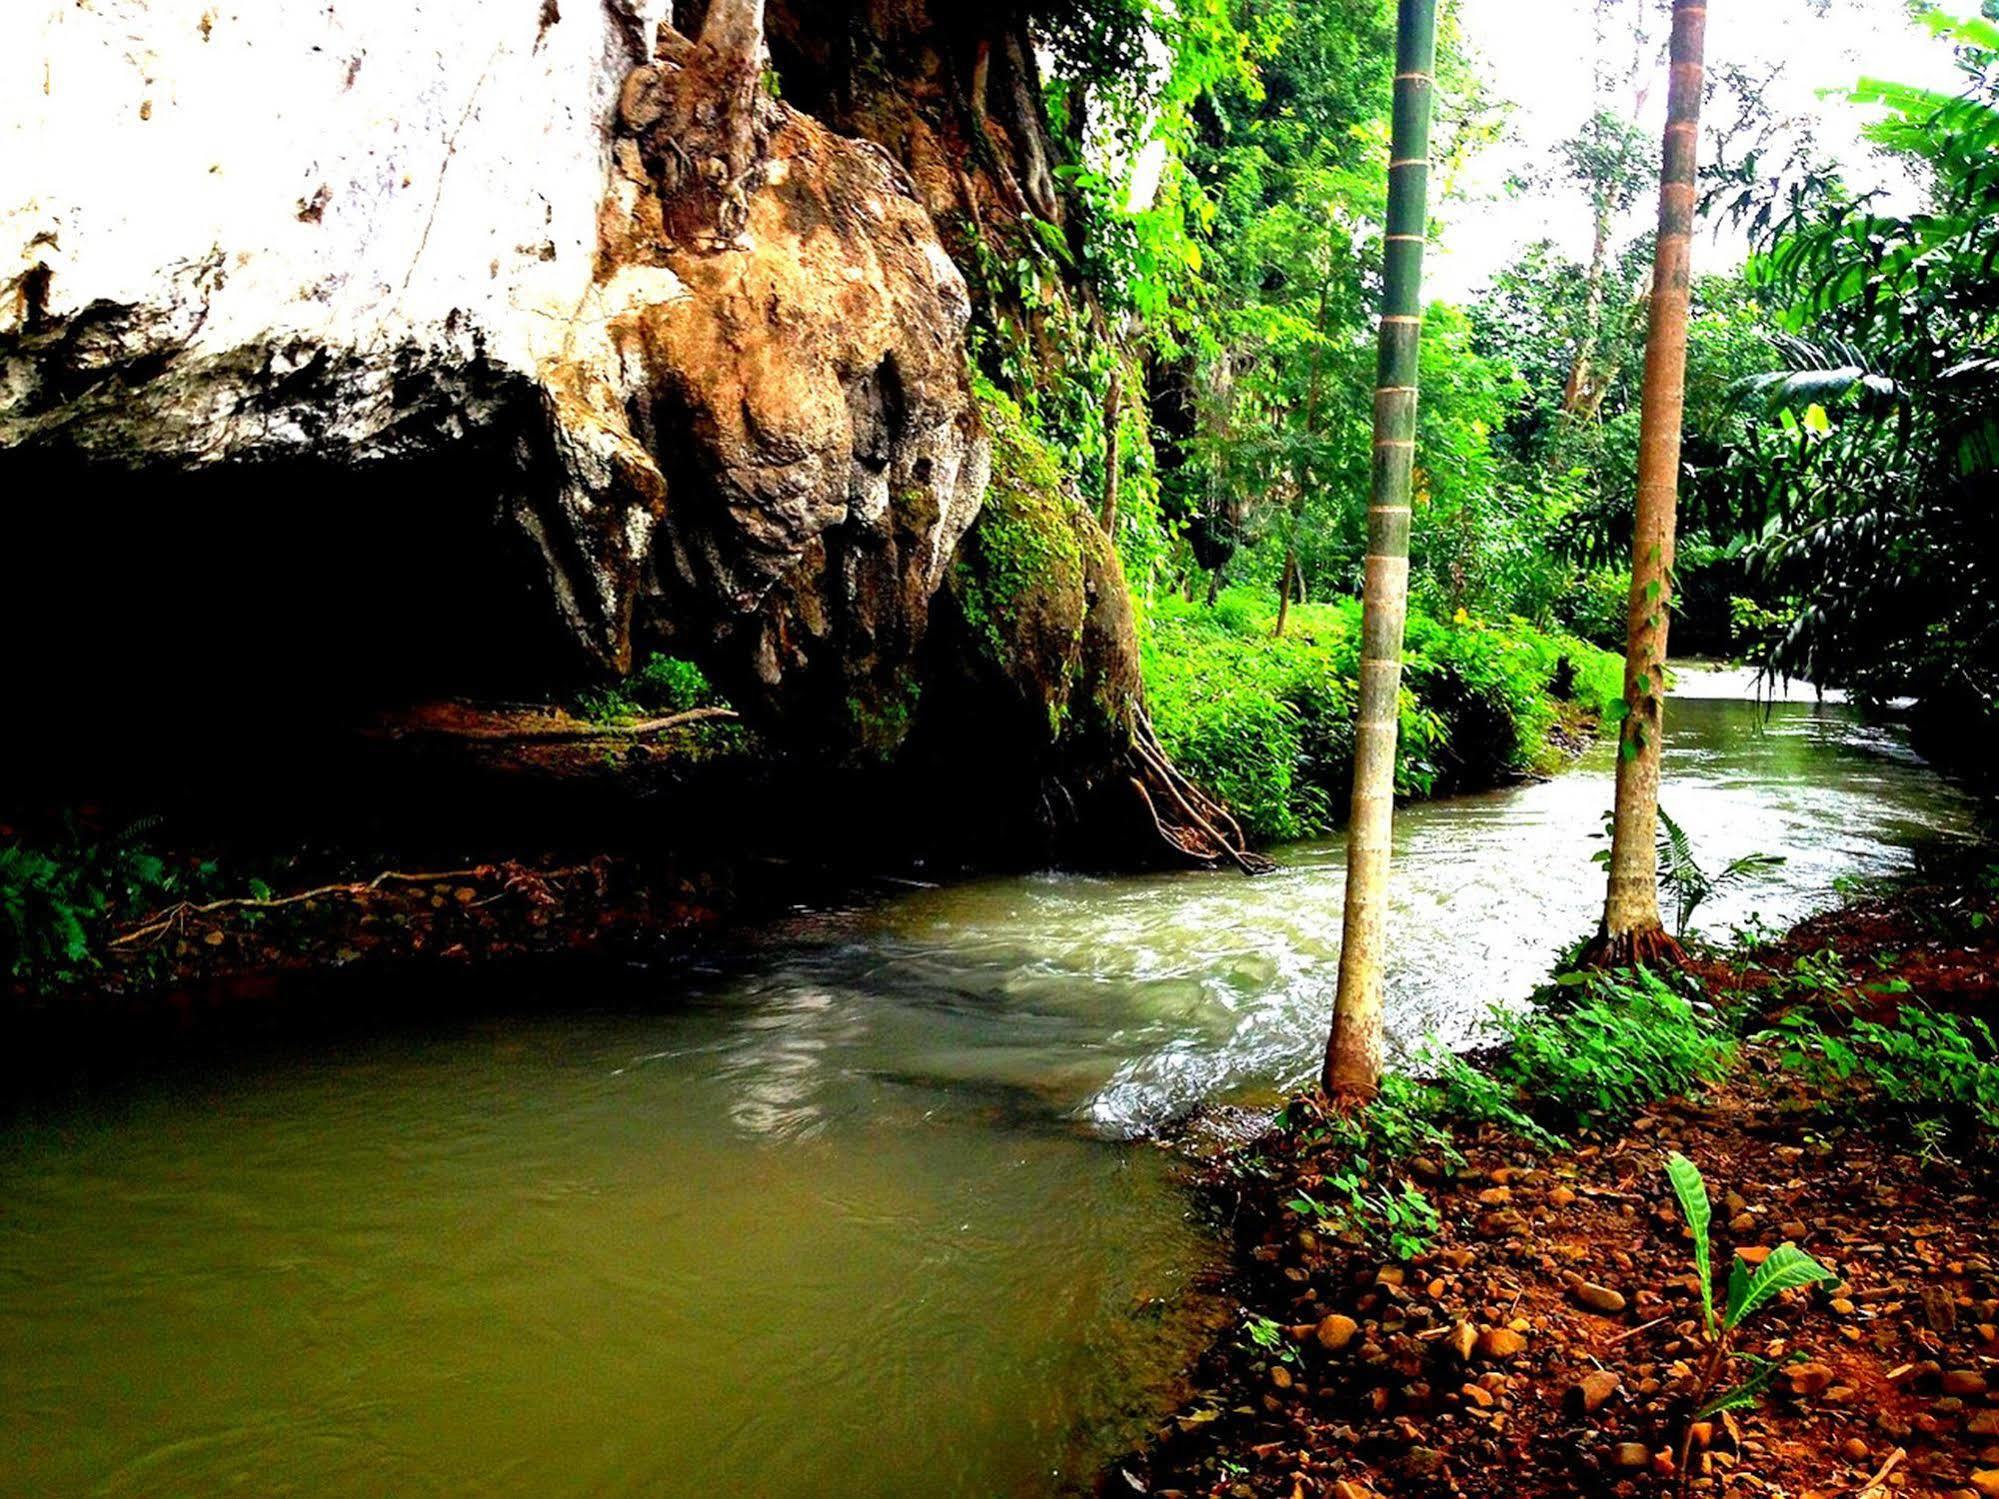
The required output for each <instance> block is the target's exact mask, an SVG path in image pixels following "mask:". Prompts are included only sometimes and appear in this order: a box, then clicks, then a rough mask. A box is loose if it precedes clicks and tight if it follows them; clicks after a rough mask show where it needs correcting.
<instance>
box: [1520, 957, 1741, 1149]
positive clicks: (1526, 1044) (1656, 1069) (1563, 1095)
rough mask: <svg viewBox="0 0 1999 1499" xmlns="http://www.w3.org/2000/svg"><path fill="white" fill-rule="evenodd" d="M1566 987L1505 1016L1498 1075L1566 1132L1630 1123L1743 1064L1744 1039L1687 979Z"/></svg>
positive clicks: (1643, 977)
mask: <svg viewBox="0 0 1999 1499" xmlns="http://www.w3.org/2000/svg"><path fill="white" fill-rule="evenodd" d="M1558 983H1559V984H1562V985H1563V986H1564V987H1562V988H1559V989H1557V991H1556V992H1555V993H1554V994H1553V995H1552V996H1548V997H1546V998H1545V1000H1544V1002H1543V1003H1542V1004H1540V1005H1537V1006H1536V1007H1535V1008H1533V1009H1531V1010H1528V1011H1526V1012H1525V1013H1520V1014H1512V1013H1507V1012H1503V1011H1502V1012H1501V1013H1500V1014H1499V1015H1498V1016H1497V1023H1498V1027H1499V1030H1500V1032H1501V1034H1502V1036H1503V1038H1504V1039H1503V1045H1502V1047H1501V1049H1500V1050H1499V1052H1498V1053H1497V1054H1496V1056H1495V1058H1494V1061H1493V1065H1492V1072H1493V1075H1494V1076H1495V1077H1497V1078H1498V1079H1499V1080H1500V1081H1502V1082H1505V1083H1509V1084H1511V1085H1513V1086H1514V1087H1516V1088H1517V1089H1519V1091H1520V1093H1521V1095H1522V1096H1523V1097H1526V1098H1531V1099H1532V1100H1533V1104H1534V1108H1535V1110H1536V1112H1537V1113H1538V1114H1539V1116H1540V1117H1542V1118H1544V1119H1550V1120H1553V1121H1554V1122H1555V1123H1556V1124H1557V1126H1558V1127H1560V1128H1564V1129H1566V1128H1569V1127H1571V1126H1574V1127H1592V1128H1594V1127H1604V1126H1612V1127H1614V1126H1617V1125H1621V1124H1623V1123H1625V1122H1627V1121H1628V1120H1629V1119H1630V1118H1631V1117H1632V1116H1633V1115H1634V1114H1636V1113H1637V1112H1638V1111H1639V1109H1641V1108H1643V1107H1644V1106H1645V1105H1646V1104H1648V1103H1651V1102H1652V1101H1654V1100H1655V1099H1659V1098H1667V1097H1671V1096H1673V1095H1675V1094H1679V1093H1685V1092H1688V1091H1689V1090H1691V1089H1693V1088H1695V1087H1697V1086H1699V1085H1700V1084H1703V1083H1712V1082H1716V1081H1718V1080H1719V1079H1720V1078H1721V1076H1722V1074H1723V1073H1724V1072H1725V1071H1727V1069H1728V1065H1729V1063H1730V1061H1731V1060H1732V1059H1733V1058H1734V1055H1735V1040H1734V1037H1733V1036H1731V1035H1730V1034H1729V1031H1728V1028H1727V1027H1726V1026H1725V1025H1724V1024H1723V1023H1722V1022H1721V1020H1720V1018H1719V1017H1718V1016H1716V1014H1715V1013H1714V1011H1713V1009H1712V1007H1711V1006H1710V1005H1708V1004H1707V1003H1705V1001H1704V999H1703V998H1702V997H1701V996H1702V990H1701V988H1700V986H1699V984H1698V983H1697V982H1696V981H1695V980H1694V979H1692V978H1690V977H1688V976H1687V975H1684V974H1677V973H1676V974H1671V975H1663V976H1662V975H1661V974H1658V973H1655V972H1653V971H1652V970H1651V969H1647V968H1638V969H1624V970H1620V971H1618V972H1616V973H1609V974H1590V975H1587V976H1584V975H1577V976H1576V977H1575V982H1574V983H1569V982H1568V981H1567V980H1559V981H1558Z"/></svg>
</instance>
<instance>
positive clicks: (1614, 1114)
mask: <svg viewBox="0 0 1999 1499" xmlns="http://www.w3.org/2000/svg"><path fill="white" fill-rule="evenodd" d="M1493 1026H1494V1031H1495V1042H1496V1044H1495V1045H1494V1047H1493V1048H1492V1049H1490V1050H1489V1051H1487V1052H1486V1053H1485V1054H1484V1055H1483V1057H1482V1058H1481V1059H1480V1060H1479V1061H1477V1062H1474V1061H1472V1060H1468V1059H1466V1058H1465V1057H1462V1056H1457V1055H1454V1054H1452V1053H1449V1052H1447V1051H1445V1050H1443V1049H1442V1048H1440V1047H1437V1046H1434V1045H1432V1046H1430V1047H1427V1048H1425V1049H1424V1050H1423V1051H1422V1052H1420V1053H1419V1054H1418V1055H1417V1056H1415V1057H1414V1058H1412V1059H1411V1063H1410V1068H1409V1070H1408V1071H1406V1072H1391V1073H1389V1074H1388V1075H1386V1076H1385V1077H1384V1078H1383V1079H1382V1087H1381V1092H1380V1094H1379V1096H1378V1097H1377V1098H1376V1099H1375V1100H1374V1102H1373V1103H1371V1104H1370V1105H1369V1106H1368V1108H1367V1109H1366V1110H1365V1112H1363V1113H1362V1114H1359V1115H1357V1116H1353V1117H1343V1116H1339V1115H1334V1114H1329V1113H1326V1112H1325V1111H1324V1110H1322V1109H1320V1108H1319V1107H1318V1105H1317V1104H1316V1102H1314V1101H1313V1100H1311V1099H1309V1098H1301V1099H1295V1100H1293V1101H1292V1102H1291V1103H1290V1104H1289V1105H1288V1106H1287V1107H1286V1109H1285V1110H1284V1112H1283V1113H1282V1114H1280V1115H1279V1117H1278V1121H1277V1123H1278V1127H1279V1129H1280V1130H1281V1131H1282V1132H1283V1133H1284V1134H1285V1135H1286V1136H1288V1138H1289V1139H1290V1141H1291V1143H1292V1146H1293V1148H1294V1149H1296V1150H1298V1151H1299V1153H1300V1155H1301V1157H1306V1158H1309V1159H1310V1160H1311V1161H1312V1162H1313V1165H1314V1166H1315V1167H1316V1168H1317V1170H1316V1174H1315V1178H1314V1179H1315V1183H1316V1184H1315V1185H1308V1186H1306V1187H1303V1188H1300V1189H1299V1190H1298V1191H1297V1193H1296V1195H1295V1196H1294V1197H1293V1199H1292V1200H1291V1202H1290V1204H1289V1205H1290V1206H1291V1208H1292V1209H1293V1210H1294V1211H1297V1212H1299V1213H1302V1214H1305V1215H1307V1216H1309V1217H1313V1218H1317V1219H1321V1220H1325V1221H1328V1222H1329V1223H1331V1224H1332V1226H1333V1227H1335V1228H1336V1229H1337V1230H1339V1231H1343V1232H1347V1233H1350V1234H1357V1235H1359V1236H1361V1237H1363V1238H1365V1239H1366V1240H1368V1241H1369V1242H1371V1243H1373V1244H1374V1245H1376V1246H1377V1247H1378V1248H1380V1249H1381V1250H1382V1251H1383V1252H1385V1253H1388V1254H1392V1255H1394V1256H1395V1257H1397V1258H1403V1259H1406V1258H1408V1257H1409V1256H1411V1255H1414V1254H1417V1253H1420V1252H1421V1251H1422V1250H1423V1249H1424V1248H1426V1247H1427V1246H1428V1244H1429V1243H1430V1241H1431V1239H1432V1238H1433V1237H1434V1236H1435V1234H1436V1231H1437V1229H1438V1226H1439V1225H1438V1221H1437V1213H1436V1209H1435V1207H1434V1206H1433V1205H1432V1204H1431V1202H1430V1200H1429V1197H1428V1196H1427V1194H1425V1193H1424V1191H1423V1189H1422V1187H1421V1186H1420V1184H1419V1183H1418V1182H1417V1181H1416V1180H1414V1179H1413V1176H1414V1175H1415V1174H1422V1173H1429V1174H1435V1173H1437V1172H1442V1171H1449V1170H1452V1169H1455V1168H1456V1167H1457V1166H1459V1165H1461V1164H1462V1163H1463V1156H1462V1153H1461V1152H1460V1151H1459V1150H1458V1148H1457V1143H1456V1140H1457V1132H1458V1131H1459V1130H1461V1129H1467V1128H1476V1127H1477V1126H1479V1125H1484V1124H1492V1125H1497V1126H1499V1127H1501V1128H1503V1129H1506V1130H1508V1131H1510V1132H1511V1133H1513V1134H1515V1135H1517V1136H1519V1137H1520V1138H1521V1139H1523V1140H1526V1141H1528V1142H1529V1143H1531V1144H1534V1145H1536V1146H1538V1147H1540V1148H1542V1149H1546V1150H1554V1149H1559V1148H1560V1147H1561V1146H1562V1145H1563V1144H1564V1143H1565V1142H1564V1138H1563V1136H1564V1134H1565V1133H1566V1132H1569V1131H1573V1130H1585V1129H1590V1130H1594V1129H1607V1128H1615V1127H1619V1126H1621V1125H1623V1124H1625V1123H1627V1122H1628V1121H1629V1120H1630V1119H1631V1118H1632V1116H1634V1115H1635V1114H1636V1113H1637V1112H1638V1111H1639V1110H1640V1109H1642V1108H1644V1107H1645V1106H1646V1105H1647V1104H1649V1103H1652V1102H1655V1101H1656V1100H1658V1099H1660V1098H1665V1097H1670V1096H1673V1095H1675V1094H1681V1093H1687V1092H1691V1091H1693V1090H1695V1089H1697V1088H1699V1087H1701V1086H1702V1085H1704V1084H1711V1083H1714V1082H1717V1081H1719V1080H1720V1079H1721V1077H1722V1076H1723V1075H1724V1074H1725V1073H1726V1071H1727V1069H1728V1067H1729V1065H1730V1063H1731V1062H1732V1061H1733V1059H1734V1056H1735V1052H1736V1040H1735V1037H1734V1035H1733V1034H1732V1032H1731V1031H1730V1030H1729V1028H1728V1026H1727V1024H1726V1023H1725V1021H1724V1019H1723V1018H1722V1017H1721V1016H1720V1015H1719V1014H1718V1013H1717V1012H1716V1011H1715V1009H1714V1007H1713V1006H1711V1005H1709V1004H1708V1003H1706V1002H1705V997H1704V996H1703V994H1702V992H1701V990H1700V988H1699V986H1698V984H1697V983H1695V982H1694V981H1693V980H1692V979H1689V978H1686V977H1685V976H1683V975H1661V974H1657V973H1653V972H1651V971H1649V970H1646V969H1635V970H1624V971H1620V972H1616V973H1593V974H1588V975H1572V976H1564V978H1563V979H1561V980H1558V981H1557V983H1556V984H1555V985H1553V986H1551V987H1550V988H1549V989H1548V990H1546V991H1544V993H1543V995H1542V996H1541V998H1540V1001H1539V1002H1537V1003H1536V1004H1535V1005H1533V1006H1532V1007H1530V1008H1528V1009H1526V1010H1523V1011H1517V1012H1516V1011H1499V1012H1496V1013H1495V1015H1494V1017H1493Z"/></svg>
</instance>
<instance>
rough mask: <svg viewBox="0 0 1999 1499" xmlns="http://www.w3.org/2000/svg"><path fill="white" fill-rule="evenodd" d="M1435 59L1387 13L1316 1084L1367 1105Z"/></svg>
mask: <svg viewBox="0 0 1999 1499" xmlns="http://www.w3.org/2000/svg"><path fill="white" fill-rule="evenodd" d="M1436 56H1437V0H1401V5H1400V10H1399V13H1398V14H1397V17H1396V41H1395V122H1394V130H1393V135H1392V145H1391V148H1390V159H1389V167H1388V240H1387V247H1386V255H1387V283H1386V289H1385V292H1384V295H1383V298H1382V318H1381V348H1380V355H1379V361H1378V364H1377V366H1376V376H1375V395H1374V480H1373V486H1372V489H1371V492H1370V499H1369V502H1368V511H1367V573H1366V583H1365V591H1364V593H1363V595H1362V607H1361V662H1360V702H1359V719H1358V725H1357V729H1356V733H1355V744H1354V772H1353V812H1352V816H1351V818H1350V819H1349V824H1348V832H1347V890H1346V911H1345V917H1344V921H1343V924H1342V927H1341V935H1340V987H1339V997H1338V999H1337V1000H1336V1001H1335V1003H1334V1006H1333V1026H1332V1034H1331V1035H1330V1037H1329V1038H1328V1039H1327V1043H1326V1065H1325V1071H1324V1074H1323V1077H1322V1081H1323V1082H1324V1084H1325V1088H1326V1091H1327V1093H1329V1094H1330V1095H1332V1097H1333V1099H1334V1101H1335V1102H1336V1103H1338V1104H1341V1105H1343V1106H1348V1107H1351V1106H1353V1105H1356V1104H1362V1103H1365V1102H1367V1101H1368V1100H1369V1099H1372V1098H1373V1097H1374V1095H1375V1093H1376V1092H1377V1091H1378V1090H1379V1088H1380V1086H1381V1032H1382V1024H1381V987H1382V957H1383V950H1384V948H1385V945H1386V940H1385V939H1386V926H1385V923H1386V916H1387V906H1388V870H1389V860H1390V856H1391V852H1392V847H1393V838H1394V821H1395V744H1396V735H1397V731H1398V727H1399V718H1398V709H1399V706H1400V699H1401V693H1402V631H1403V624H1404V622H1405V620H1406V618H1407V615H1408V609H1409V518H1410V500H1411V494H1412V491H1413V488H1414V478H1415V465H1416V409H1417V408H1416V399H1417V389H1416V387H1417V380H1418V355H1419V353H1420V346H1421V339H1422V334H1423V243H1424V238H1425V235H1426V233H1427V231H1428V218H1429V191H1430V163H1429V155H1430V114H1431V101H1432V97H1433V95H1434V94H1435V92H1436V76H1435V70H1436Z"/></svg>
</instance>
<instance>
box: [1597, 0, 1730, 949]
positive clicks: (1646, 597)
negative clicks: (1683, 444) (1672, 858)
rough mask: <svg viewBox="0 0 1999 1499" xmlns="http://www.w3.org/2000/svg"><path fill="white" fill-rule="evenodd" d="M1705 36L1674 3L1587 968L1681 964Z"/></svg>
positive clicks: (1698, 9)
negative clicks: (1610, 782) (1692, 301)
mask: <svg viewBox="0 0 1999 1499" xmlns="http://www.w3.org/2000/svg"><path fill="white" fill-rule="evenodd" d="M1706 29H1707V7H1706V4H1705V0H1673V53H1672V57H1673V88H1672V100H1671V103H1670V104H1669V106H1668V108H1667V117H1666V147H1665V170H1664V173H1663V177H1662V182H1661V185H1660V189H1659V247H1658V258H1657V261H1656V262H1655V265H1654V268H1653V274H1652V306H1651V329H1650V333H1649V335H1648V339H1647V343H1646V346H1645V400H1644V411H1643V416H1642V419H1641V422H1640V427H1639V437H1638V510H1637V516H1636V519H1635V522H1634V525H1633V528H1632V536H1631V599H1630V605H1629V612H1628V614H1627V617H1626V637H1625V640H1626V643H1625V654H1624V706H1625V713H1624V720H1623V722H1622V724H1621V725H1620V726H1619V733H1618V757H1617V811H1616V815H1615V820H1614V822H1613V825H1612V833H1611V845H1610V888H1609V892H1608V895H1607V897H1606V899H1605V901H1604V912H1603V929H1602V931H1601V932H1600V933H1599V934H1598V936H1597V940H1596V942H1595V943H1594V944H1592V946H1591V948H1590V952H1589V954H1588V957H1589V961H1591V962H1592V963H1594V964H1597V965H1599V966H1620V965H1624V964H1629V963H1634V962H1643V961H1645V960H1647V959H1655V958H1666V959H1671V958H1674V957H1677V955H1678V944H1677V943H1675V942H1674V941H1673V939H1672V938H1671V937H1669V936H1668V935H1667V934H1666V930H1665V926H1664V924H1663V923H1662V922H1661V921H1660V919H1659V859H1658V848H1657V840H1658V824H1659V751H1660V747H1661V740H1662V736H1663V728H1664V720H1665V699H1666V680H1665V671H1666V627H1667V625H1668V623H1669V622H1670V619H1671V613H1672V586H1673V531H1674V520H1675V516H1674V511H1675V507H1676V505H1677V503H1678V499H1679V481H1680V427H1681V421H1682V417H1683V415H1684V412H1685V408H1686V385H1687V304H1688V298H1689V284H1690V275H1689V262H1690V259H1691V252H1692V242H1693V227H1694V201H1695V182H1694V175H1695V159H1696V156H1697V154H1698V151H1699V146H1700V109H1701V86H1702V81H1703V53H1704V44H1705V41H1706Z"/></svg>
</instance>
